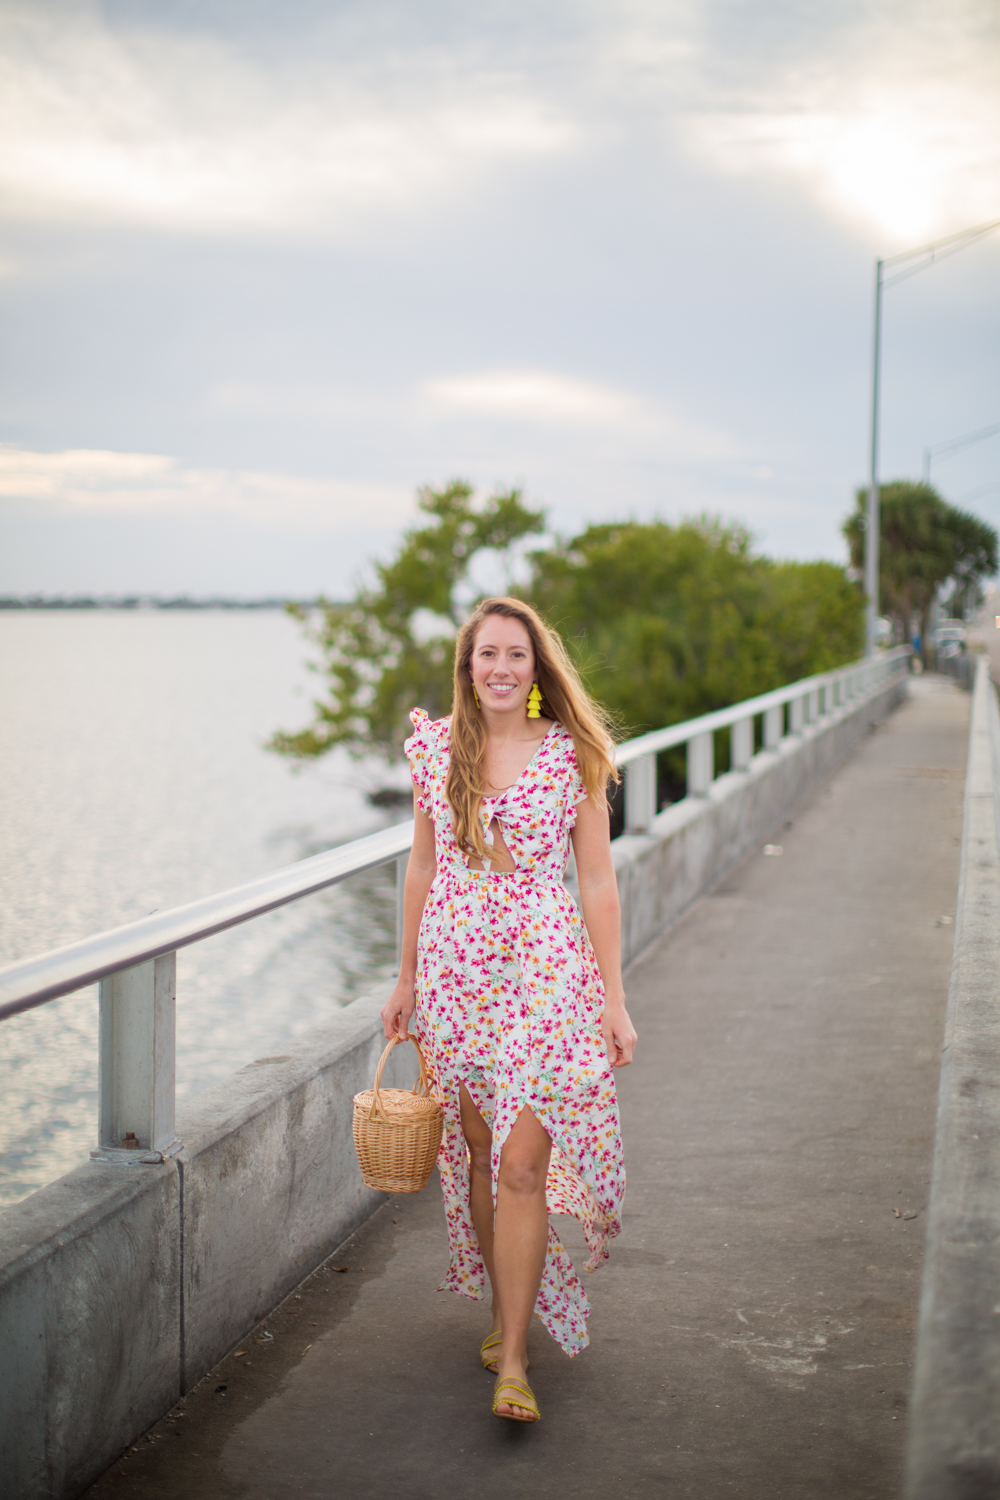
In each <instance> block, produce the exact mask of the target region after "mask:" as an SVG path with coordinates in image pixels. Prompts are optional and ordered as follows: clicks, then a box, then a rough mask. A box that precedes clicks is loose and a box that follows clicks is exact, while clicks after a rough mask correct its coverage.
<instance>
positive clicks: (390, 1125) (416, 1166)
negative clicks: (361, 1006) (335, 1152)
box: [354, 1036, 444, 1193]
mask: <svg viewBox="0 0 1000 1500" xmlns="http://www.w3.org/2000/svg"><path fill="white" fill-rule="evenodd" d="M403 1041H410V1042H412V1043H413V1045H414V1047H416V1049H417V1056H418V1057H419V1058H420V1077H419V1078H418V1079H417V1081H416V1083H415V1084H414V1085H413V1088H412V1090H410V1089H384V1088H382V1086H381V1084H382V1070H383V1068H384V1067H385V1064H386V1060H387V1058H388V1056H389V1053H390V1052H391V1051H392V1049H393V1047H395V1045H396V1043H397V1042H403ZM443 1129H444V1110H443V1109H442V1108H441V1106H440V1104H436V1103H435V1101H434V1100H433V1099H432V1098H431V1094H430V1080H429V1079H428V1076H427V1064H426V1063H425V1062H424V1054H423V1053H422V1052H421V1050H420V1047H419V1046H418V1044H417V1039H416V1037H413V1036H411V1037H401V1036H394V1037H393V1038H392V1040H391V1041H390V1042H389V1045H388V1046H387V1047H386V1049H385V1051H384V1052H383V1053H382V1056H381V1057H380V1058H379V1064H378V1069H377V1071H376V1073H375V1087H374V1088H371V1089H364V1090H363V1091H362V1092H361V1093H360V1094H355V1096H354V1146H355V1149H356V1150H357V1153H358V1162H359V1164H360V1166H361V1175H362V1177H363V1178H364V1180H365V1185H366V1186H367V1187H370V1188H377V1189H378V1191H379V1192H382V1193H419V1192H420V1189H421V1188H424V1187H426V1186H427V1179H428V1178H429V1177H430V1175H431V1172H432V1171H433V1169H434V1163H435V1162H436V1161H437V1154H438V1150H439V1149H440V1146H441V1132H442V1130H443Z"/></svg>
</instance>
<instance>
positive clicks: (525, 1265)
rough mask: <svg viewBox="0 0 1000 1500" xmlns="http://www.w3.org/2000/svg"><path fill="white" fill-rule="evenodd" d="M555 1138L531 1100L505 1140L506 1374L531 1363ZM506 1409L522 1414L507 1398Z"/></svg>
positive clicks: (497, 1277) (500, 1254)
mask: <svg viewBox="0 0 1000 1500" xmlns="http://www.w3.org/2000/svg"><path fill="white" fill-rule="evenodd" d="M551 1151H552V1142H551V1141H550V1140H549V1137H548V1135H547V1134H546V1133H545V1131H544V1130H543V1129H542V1127H541V1125H540V1124H539V1123H538V1121H537V1120H536V1118H535V1116H534V1115H533V1114H532V1113H531V1110H530V1109H528V1108H527V1106H525V1108H524V1109H522V1111H521V1113H520V1114H519V1115H518V1117H517V1119H516V1120H515V1122H514V1125H513V1128H512V1130H511V1132H510V1134H509V1135H508V1137H507V1139H506V1140H505V1141H504V1145H503V1152H502V1154H501V1157H500V1177H499V1182H498V1184H497V1207H496V1226H495V1229H494V1232H493V1272H492V1273H491V1280H492V1282H493V1287H494V1291H495V1294H496V1301H497V1305H498V1309H499V1313H500V1325H501V1327H502V1328H503V1349H502V1353H501V1356H500V1374H501V1375H510V1376H514V1377H515V1378H516V1379H518V1380H523V1379H524V1376H525V1372H526V1370H527V1368H528V1327H529V1325H530V1323H531V1317H532V1314H533V1313H534V1310H535V1303H536V1301H537V1300H538V1288H539V1286H540V1285H541V1281H542V1271H543V1269H544V1267H545V1249H546V1245H547V1244H548V1236H549V1218H548V1212H547V1210H546V1206H545V1179H546V1177H547V1175H548V1170H549V1156H550V1154H551ZM497 1410H498V1411H499V1412H500V1413H501V1415H510V1416H519V1415H520V1413H518V1412H515V1411H511V1409H510V1407H509V1406H508V1404H507V1403H506V1402H505V1401H501V1402H500V1405H499V1406H498V1408H497Z"/></svg>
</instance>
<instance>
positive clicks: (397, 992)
mask: <svg viewBox="0 0 1000 1500" xmlns="http://www.w3.org/2000/svg"><path fill="white" fill-rule="evenodd" d="M416 1008H417V997H416V994H415V993H414V989H413V980H412V979H397V980H396V988H395V989H394V990H393V992H392V994H391V995H390V996H389V998H388V1000H387V1001H386V1002H385V1004H384V1005H383V1007H382V1009H381V1011H380V1012H379V1014H380V1015H381V1017H382V1030H383V1031H384V1032H385V1035H386V1040H388V1039H389V1038H390V1037H393V1036H396V1035H399V1036H401V1037H402V1038H403V1039H404V1041H405V1040H406V1038H407V1037H408V1036H409V1034H410V1032H409V1025H410V1019H411V1017H412V1015H413V1012H414V1011H415V1010H416Z"/></svg>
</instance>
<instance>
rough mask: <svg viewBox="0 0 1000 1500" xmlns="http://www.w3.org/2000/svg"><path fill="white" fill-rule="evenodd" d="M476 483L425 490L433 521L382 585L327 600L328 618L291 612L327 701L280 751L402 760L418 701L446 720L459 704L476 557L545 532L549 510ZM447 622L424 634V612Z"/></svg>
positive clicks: (279, 740) (281, 740) (384, 570)
mask: <svg viewBox="0 0 1000 1500" xmlns="http://www.w3.org/2000/svg"><path fill="white" fill-rule="evenodd" d="M473 493H474V492H473V490H472V487H471V485H468V484H465V483H463V482H462V481H461V480H457V479H456V480H453V481H452V482H451V483H450V484H448V485H446V486H445V487H444V488H443V489H440V490H434V489H429V488H425V489H422V490H420V491H418V495H417V504H418V506H419V508H420V509H421V510H422V511H423V512H424V513H425V515H427V516H428V517H430V518H431V519H430V520H429V522H428V524H426V525H422V526H415V527H412V528H411V529H410V530H409V531H407V532H406V533H405V534H404V537H403V543H402V546H401V548H400V550H399V552H398V554H397V556H396V557H395V558H394V559H393V560H392V561H391V562H388V563H379V564H377V565H376V568H375V579H376V581H375V586H374V587H372V588H362V589H360V590H359V592H358V593H357V595H356V596H355V598H354V599H352V600H351V601H350V602H349V603H347V604H334V603H329V602H326V601H323V602H322V603H321V606H320V609H319V611H318V618H316V617H314V616H313V615H312V614H311V613H310V611H308V610H307V609H305V608H302V607H301V606H294V605H293V606H291V607H290V612H291V613H292V614H294V615H295V616H296V617H297V618H299V619H301V620H302V621H303V623H304V624H305V626H306V633H307V636H308V637H309V639H310V640H312V642H313V643H314V645H315V646H317V647H318V649H319V653H320V657H321V663H322V664H321V668H320V670H321V671H322V672H323V674H324V676H325V677H326V679H327V696H326V697H325V698H323V699H321V700H319V701H317V702H316V703H315V704H314V705H313V707H314V709H315V719H314V721H313V723H312V724H311V725H310V726H309V727H308V728H307V729H303V730H299V731H298V732H297V733H284V732H279V733H278V734H276V735H275V736H274V737H273V739H272V740H271V749H273V750H277V751H279V752H280V753H281V754H283V755H288V756H291V757H293V758H297V759H300V760H304V759H311V758H313V757H315V756H317V755H322V754H324V752H325V751H327V750H332V749H333V747H334V746H335V745H346V746H347V748H348V749H349V750H351V751H353V752H354V753H356V754H358V755H361V754H372V753H374V754H380V755H383V756H385V757H386V758H392V757H394V756H396V755H398V753H399V749H400V746H401V744H402V742H403V740H404V738H405V737H406V735H407V734H408V733H409V731H410V723H409V719H408V718H407V714H408V712H409V710H410V709H411V708H412V707H413V705H414V704H415V703H419V704H420V705H421V706H422V707H424V708H425V709H427V711H428V712H429V713H430V714H431V716H432V718H439V717H440V716H441V715H442V714H445V713H447V712H448V710H449V708H450V706H451V673H452V665H451V661H452V643H451V639H450V638H449V635H448V632H449V631H450V632H451V633H452V634H453V633H454V630H455V629H457V627H458V625H459V623H460V620H461V604H460V595H461V591H462V588H463V586H464V585H466V584H467V581H468V577H469V569H470V566H471V564H472V561H473V558H474V557H475V556H476V554H477V553H480V552H482V551H483V549H484V548H492V549H494V550H496V551H499V552H501V553H505V552H507V551H508V549H509V548H510V547H511V546H512V545H513V543H515V542H516V541H518V540H520V538H522V537H524V536H529V535H531V534H532V533H534V532H539V531H541V530H542V527H543V524H544V516H543V514H542V512H541V511H534V510H529V509H528V508H527V507H526V506H525V505H524V504H523V503H522V500H521V494H520V491H518V490H510V491H508V492H507V493H505V494H497V495H493V496H491V497H490V498H488V499H487V500H486V501H485V502H483V503H481V504H478V505H477V504H476V503H475V502H474V499H473ZM421 611H429V612H430V614H431V615H432V616H435V617H437V618H438V620H439V621H440V624H441V626H442V630H443V632H444V633H443V634H437V635H432V636H431V638H430V639H427V638H426V637H425V636H424V635H423V633H422V632H421V631H420V630H419V629H418V628H416V627H417V626H418V625H419V621H420V612H421Z"/></svg>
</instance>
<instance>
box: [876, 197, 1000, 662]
mask: <svg viewBox="0 0 1000 1500" xmlns="http://www.w3.org/2000/svg"><path fill="white" fill-rule="evenodd" d="M998 225H1000V219H991V220H990V222H989V223H988V224H977V225H976V227H975V229H963V230H962V232H961V234H949V235H948V236H947V238H945V239H943V240H934V241H933V242H932V243H931V244H929V245H921V246H920V248H919V249H918V250H904V251H903V253H902V254H901V255H890V256H888V257H887V258H886V259H885V260H877V261H876V262H875V339H874V350H873V359H872V445H871V478H870V482H869V486H868V510H867V515H866V519H865V595H866V597H867V601H868V602H867V604H866V606H865V652H866V655H868V656H871V655H872V654H873V652H874V650H875V635H876V630H877V621H878V564H879V559H878V550H879V535H880V533H879V496H878V456H879V455H878V444H879V403H880V400H881V374H882V369H881V366H882V292H883V289H884V288H885V287H890V286H895V285H896V283H897V282H898V281H905V280H906V278H907V277H908V276H915V275H916V274H917V272H918V271H925V270H926V269H927V267H928V266H931V265H933V264H934V262H935V261H936V260H944V259H945V258H946V257H947V256H949V255H955V254H957V252H958V251H959V250H964V249H965V247H966V246H967V245H971V244H972V243H973V242H974V241H975V240H977V239H979V237H980V236H981V235H984V234H989V232H990V230H991V229H996V228H997V226H998ZM906 261H912V262H913V263H914V264H912V265H905V264H904V263H905V262H906ZM890 266H901V267H902V269H901V270H899V271H894V272H893V273H892V274H891V275H890V276H888V277H887V276H885V274H884V273H885V271H886V270H887V269H888V268H889V267H890Z"/></svg>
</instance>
